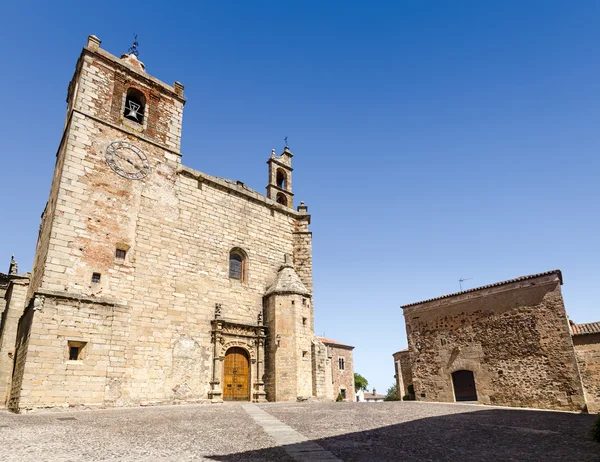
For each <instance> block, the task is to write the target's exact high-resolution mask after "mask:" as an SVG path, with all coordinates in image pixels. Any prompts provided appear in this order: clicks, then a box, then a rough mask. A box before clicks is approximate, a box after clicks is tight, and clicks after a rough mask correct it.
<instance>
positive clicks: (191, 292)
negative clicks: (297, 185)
mask: <svg viewBox="0 0 600 462" xmlns="http://www.w3.org/2000/svg"><path fill="white" fill-rule="evenodd" d="M183 90H184V87H183V85H182V84H180V83H178V82H175V83H174V84H173V85H172V86H171V85H167V84H165V83H163V82H161V81H159V80H157V79H156V78H154V77H152V76H151V75H149V74H148V73H147V72H146V69H145V66H144V64H143V63H142V62H141V61H139V59H138V58H137V54H136V53H129V54H126V55H123V56H122V57H121V58H117V57H116V56H113V55H111V54H110V53H108V52H106V51H105V50H103V49H102V48H100V40H99V39H98V38H96V37H94V36H90V37H89V38H88V42H87V46H86V47H85V48H84V49H83V51H82V53H81V55H80V57H79V60H78V61H77V65H76V68H75V73H74V75H73V79H72V81H71V83H70V85H69V90H68V96H67V104H68V106H67V117H66V123H65V128H64V132H63V136H62V139H61V142H60V145H59V148H58V151H57V154H56V167H55V170H54V177H53V180H52V186H51V190H50V197H49V199H48V203H47V205H46V208H45V210H44V213H43V215H42V220H41V226H40V233H39V238H38V242H37V249H36V255H35V261H34V267H33V271H32V274H31V279H30V280H29V279H28V278H21V279H19V278H14V281H11V282H10V286H9V287H7V289H6V293H7V294H8V295H7V304H6V306H7V307H8V308H6V310H5V313H8V314H9V317H7V322H5V323H4V322H3V324H2V331H1V334H2V342H1V343H0V357H1V358H2V360H1V361H0V378H1V379H2V382H1V383H0V393H1V395H0V403H6V405H7V406H8V408H9V409H11V410H13V411H16V412H20V411H27V410H33V409H38V408H49V407H78V406H88V407H89V406H130V405H140V404H157V403H177V402H188V403H189V402H204V401H212V402H221V401H223V400H242V401H255V402H261V401H265V400H271V401H274V400H277V401H290V400H294V401H295V400H297V399H302V400H305V399H318V400H333V399H334V398H335V396H337V393H338V392H339V390H334V375H335V373H336V370H335V369H334V368H332V367H331V357H330V355H331V352H330V351H329V349H328V348H327V347H326V346H325V345H323V344H322V343H321V342H320V341H319V340H318V339H317V337H316V336H315V334H314V302H313V297H312V286H313V281H312V234H311V232H310V230H309V224H310V218H311V217H310V215H309V214H308V207H307V206H305V205H304V204H303V203H301V204H300V205H299V206H298V207H297V208H296V209H294V208H293V193H292V171H293V169H292V157H293V154H292V153H291V151H290V150H289V148H288V147H287V146H286V147H285V149H284V150H283V152H282V154H281V155H277V154H276V153H275V151H273V152H272V153H271V156H270V157H269V159H268V164H269V183H268V185H267V196H264V195H262V194H259V193H257V192H255V191H253V190H251V189H249V188H248V187H246V186H245V185H244V184H243V183H242V182H239V181H231V180H226V179H222V178H216V177H213V176H210V175H206V174H204V173H201V172H199V171H196V170H193V169H191V168H189V167H185V166H183V165H182V164H181V152H180V144H181V128H182V117H183V107H184V104H185V98H184V95H183ZM24 281H26V282H27V283H28V285H27V284H25V285H23V284H24ZM9 319H10V320H12V321H9ZM7 358H9V359H7ZM335 383H336V386H339V384H338V382H335ZM347 388H349V387H347ZM348 399H352V396H349V397H348Z"/></svg>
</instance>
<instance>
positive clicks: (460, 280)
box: [458, 278, 473, 292]
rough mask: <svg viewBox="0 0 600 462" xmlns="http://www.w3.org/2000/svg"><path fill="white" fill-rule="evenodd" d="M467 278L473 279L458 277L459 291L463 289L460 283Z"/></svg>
mask: <svg viewBox="0 0 600 462" xmlns="http://www.w3.org/2000/svg"><path fill="white" fill-rule="evenodd" d="M469 279H473V278H460V279H459V280H458V284H459V286H460V291H461V292H462V290H463V288H462V283H463V282H465V281H468V280H469Z"/></svg>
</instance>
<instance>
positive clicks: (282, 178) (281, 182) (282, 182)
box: [276, 168, 287, 189]
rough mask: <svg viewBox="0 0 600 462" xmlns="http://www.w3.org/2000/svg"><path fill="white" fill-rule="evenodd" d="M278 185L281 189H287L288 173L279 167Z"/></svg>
mask: <svg viewBox="0 0 600 462" xmlns="http://www.w3.org/2000/svg"><path fill="white" fill-rule="evenodd" d="M276 183H277V187H278V188H281V189H287V188H286V186H287V175H286V174H285V172H284V171H283V170H282V169H280V168H278V169H277V179H276Z"/></svg>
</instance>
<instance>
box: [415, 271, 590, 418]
mask: <svg viewBox="0 0 600 462" xmlns="http://www.w3.org/2000/svg"><path fill="white" fill-rule="evenodd" d="M561 283H562V280H561V275H560V272H549V273H543V274H541V275H534V276H529V277H524V278H519V279H517V280H514V281H507V282H506V283H499V284H494V285H492V286H487V287H485V288H480V289H474V290H472V291H468V292H464V293H459V294H455V295H453V296H446V297H441V298H439V299H434V300H431V301H427V302H421V303H416V304H413V305H406V306H404V307H403V308H404V315H405V320H406V330H407V336H408V343H409V350H410V355H411V358H412V374H413V385H414V388H415V393H416V398H417V399H418V400H423V401H454V390H453V384H452V375H451V374H452V373H453V372H455V371H458V370H470V371H473V373H474V377H475V384H476V389H477V397H478V401H479V402H482V403H488V404H496V405H507V406H524V407H536V408H546V409H564V410H581V409H582V408H583V406H584V398H583V390H582V387H581V382H580V380H579V373H578V369H577V362H576V360H575V354H574V351H573V347H572V342H571V335H570V331H569V325H568V322H567V317H566V313H565V308H564V305H563V299H562V295H561V291H560V286H561Z"/></svg>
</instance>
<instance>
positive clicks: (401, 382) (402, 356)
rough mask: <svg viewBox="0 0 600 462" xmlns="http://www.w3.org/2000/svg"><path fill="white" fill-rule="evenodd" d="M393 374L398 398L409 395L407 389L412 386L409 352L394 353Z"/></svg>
mask: <svg viewBox="0 0 600 462" xmlns="http://www.w3.org/2000/svg"><path fill="white" fill-rule="evenodd" d="M393 356H394V372H395V375H394V377H395V379H396V388H397V390H398V398H399V399H402V398H403V397H404V396H406V395H410V393H409V390H408V387H409V386H411V385H412V382H413V379H412V367H411V362H410V352H409V351H408V349H407V350H401V351H398V352H396V353H394V355H393Z"/></svg>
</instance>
